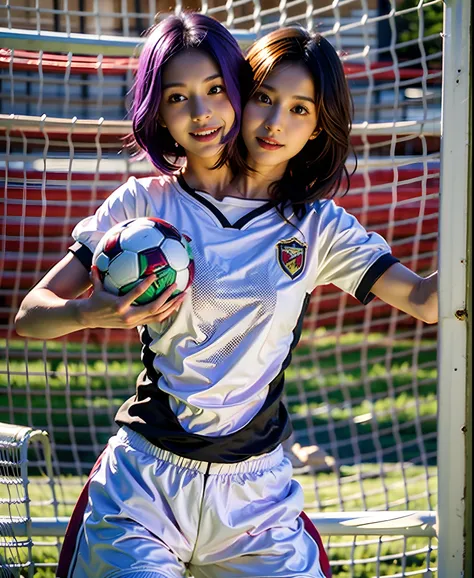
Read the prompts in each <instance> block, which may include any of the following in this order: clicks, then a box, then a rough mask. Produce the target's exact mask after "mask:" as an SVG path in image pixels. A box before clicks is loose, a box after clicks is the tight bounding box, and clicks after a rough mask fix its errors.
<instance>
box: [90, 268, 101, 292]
mask: <svg viewBox="0 0 474 578" xmlns="http://www.w3.org/2000/svg"><path fill="white" fill-rule="evenodd" d="M90 279H91V282H92V287H93V288H94V291H100V290H101V289H102V288H103V285H102V281H101V280H100V275H99V269H97V266H96V265H92V267H91V274H90Z"/></svg>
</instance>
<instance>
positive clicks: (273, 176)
mask: <svg viewBox="0 0 474 578" xmlns="http://www.w3.org/2000/svg"><path fill="white" fill-rule="evenodd" d="M247 164H248V165H249V167H250V168H251V169H253V170H252V171H251V172H250V173H249V174H248V175H246V174H242V175H238V176H237V177H236V178H235V180H234V181H233V182H232V185H231V186H232V188H233V189H234V190H235V191H238V193H239V196H241V197H244V198H246V199H262V198H268V199H269V198H270V191H269V188H270V185H271V184H272V183H274V182H275V181H278V180H280V179H281V178H282V177H283V175H284V174H285V170H286V167H287V165H288V163H286V162H285V163H281V164H279V165H276V166H271V165H260V164H258V163H255V162H254V161H253V160H252V159H251V158H248V159H247Z"/></svg>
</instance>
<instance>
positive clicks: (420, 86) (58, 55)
mask: <svg viewBox="0 0 474 578" xmlns="http://www.w3.org/2000/svg"><path fill="white" fill-rule="evenodd" d="M187 8H191V9H198V10H202V11H204V12H206V13H208V14H211V15H213V16H215V17H216V18H217V19H219V20H220V21H222V22H223V23H224V24H225V25H226V26H228V27H229V28H230V29H231V30H232V31H233V32H234V33H235V35H236V37H237V38H238V39H239V41H240V42H241V43H242V46H244V47H245V46H248V45H249V44H250V43H251V42H252V41H253V40H254V39H255V38H257V37H259V36H261V35H263V34H264V33H266V32H268V31H270V30H272V29H275V28H277V27H279V26H282V25H289V24H293V23H299V24H302V25H304V26H306V27H308V28H310V29H313V30H319V31H320V32H322V33H324V34H325V35H326V37H327V38H328V39H329V40H330V41H331V42H332V43H333V45H334V46H335V48H336V49H337V50H338V51H339V53H340V55H341V57H342V60H343V64H344V67H345V71H346V75H347V78H348V80H349V83H350V86H351V90H352V95H353V98H354V105H355V119H354V130H353V134H352V142H353V145H354V149H355V152H356V154H357V157H358V167H357V171H356V173H355V175H354V176H353V179H352V184H351V189H350V192H349V193H348V194H347V195H346V196H345V197H343V198H340V199H339V200H338V202H339V203H340V204H341V205H343V206H344V207H346V208H347V209H348V210H349V211H350V212H352V213H353V214H354V215H355V216H356V217H357V218H358V219H359V220H360V222H361V223H362V224H363V225H364V226H365V227H366V228H368V229H370V230H375V231H377V232H379V233H381V234H382V235H383V236H384V237H385V238H386V239H387V241H388V242H389V244H390V245H391V247H392V250H393V254H394V255H395V256H396V257H398V258H399V259H400V261H401V262H402V263H404V264H405V265H407V266H408V267H410V268H411V269H413V270H415V271H416V272H417V273H419V274H421V275H425V274H428V273H430V272H431V271H433V270H435V269H436V268H437V238H438V200H439V196H438V193H439V173H440V119H441V86H442V72H441V32H442V1H441V0H430V1H425V2H424V1H423V0H420V1H418V2H415V1H414V0H404V1H398V0H397V2H395V0H382V1H375V0H344V1H339V0H335V1H334V2H328V1H327V0H315V1H312V0H304V1H303V0H290V1H286V0H283V1H280V2H277V1H276V0H230V1H228V2H225V3H224V2H223V1H222V0H209V1H205V0H203V1H202V3H198V2H197V1H196V2H191V3H189V4H188V3H186V4H183V3H182V2H181V0H176V3H175V4H173V6H172V8H171V9H172V10H175V11H180V10H181V9H187ZM160 10H162V11H168V10H169V3H164V2H162V1H161V0H157V1H154V0H149V1H141V0H135V1H134V2H132V1H131V0H121V2H119V1H118V0H101V1H100V2H99V1H98V0H82V1H79V0H78V1H77V2H76V1H74V0H63V1H61V2H60V1H59V0H57V1H52V0H51V2H49V1H47V0H44V1H40V2H36V3H32V2H26V1H25V2H23V3H20V2H15V3H12V2H8V1H7V2H6V3H5V4H4V5H3V6H2V7H0V27H3V28H2V34H1V36H2V45H1V48H0V142H1V148H0V179H1V185H2V191H3V210H2V225H1V230H0V239H1V245H0V275H1V289H0V296H1V299H0V334H1V335H0V339H1V349H2V355H1V360H0V388H1V389H0V395H1V397H2V404H1V408H0V421H1V422H6V423H10V424H16V425H22V426H29V427H33V428H40V429H44V430H46V431H47V432H48V434H49V436H50V439H51V450H52V456H53V468H54V485H55V488H56V492H55V496H56V497H55V499H54V500H53V501H51V499H49V498H47V497H45V493H44V492H45V490H44V488H45V487H46V488H47V489H48V492H49V491H50V487H49V485H48V484H44V483H41V477H40V469H39V467H38V468H36V466H37V464H36V461H35V458H34V456H32V457H31V460H30V486H29V500H30V501H31V506H30V510H31V515H32V516H54V515H57V514H58V513H59V515H60V516H61V515H64V516H66V515H69V514H70V513H71V511H72V507H73V505H74V503H75V500H76V499H77V497H78V494H79V491H80V489H81V486H82V484H83V483H84V482H85V480H86V478H87V475H88V472H89V470H90V469H91V467H92V465H93V464H94V462H95V459H96V458H97V456H98V455H99V454H100V453H101V451H102V449H103V448H104V445H105V444H106V443H107V440H108V438H109V437H110V435H111V434H113V433H114V432H115V431H116V426H115V424H114V415H115V412H116V410H117V408H118V407H119V406H120V405H121V403H122V402H123V400H124V399H126V398H127V397H129V396H130V395H132V394H133V393H134V384H135V378H136V376H137V374H138V373H139V371H140V369H141V362H140V349H139V342H138V338H137V335H136V333H135V332H134V331H118V330H117V331H115V330H88V331H83V332H79V333H77V334H72V335H69V336H68V337H66V338H63V339H58V340H55V341H50V342H41V341H34V340H25V339H22V338H20V337H18V336H17V335H16V334H15V330H14V317H15V314H16V312H17V310H18V307H19V304H20V302H21V300H22V298H23V297H24V296H25V294H26V293H27V291H28V290H29V289H30V288H31V287H32V286H33V285H34V283H36V282H37V281H38V280H39V279H40V278H41V277H42V275H43V274H44V273H45V272H46V271H47V270H48V269H49V268H50V267H51V266H52V265H53V264H54V263H55V262H57V261H58V260H59V259H60V258H61V257H62V256H63V255H64V254H65V252H66V250H67V247H68V246H69V245H70V244H71V231H72V229H73V227H74V225H75V224H76V223H77V222H78V221H79V220H80V219H82V218H84V217H85V216H87V215H90V214H91V213H93V212H94V211H95V209H96V208H97V207H98V206H99V205H100V204H101V203H102V201H103V200H104V199H105V198H106V197H107V196H108V195H109V194H110V193H111V192H112V191H113V190H114V189H115V188H117V187H118V186H119V185H120V184H122V183H123V182H124V181H125V180H126V179H127V178H128V177H129V176H130V175H137V176H141V175H149V174H151V173H152V172H153V171H152V168H151V166H150V165H148V164H147V163H146V162H145V161H140V162H137V161H136V160H135V159H133V158H130V156H129V155H128V153H127V151H126V150H124V148H123V138H124V137H125V136H126V135H127V134H128V133H129V132H130V122H129V121H128V120H126V119H127V107H128V104H129V102H128V99H129V89H130V87H131V84H132V81H133V73H134V70H135V67H136V54H137V49H136V47H137V45H139V44H140V43H141V39H140V34H141V33H142V31H143V30H144V29H145V28H146V27H148V26H149V25H151V24H153V22H154V16H155V13H156V12H158V11H160ZM436 343H437V327H436V326H430V325H425V324H423V323H422V322H419V321H416V320H414V319H412V318H410V317H409V316H407V315H406V314H404V313H402V312H400V311H397V310H395V309H391V308H389V307H388V306H386V305H384V304H383V303H382V302H381V301H379V300H374V301H373V302H371V303H370V304H369V305H367V306H362V305H360V304H358V303H357V302H356V301H355V300H354V299H353V298H352V297H350V296H348V295H346V294H343V293H341V292H340V291H339V290H337V289H336V288H334V287H332V286H325V287H322V288H318V289H317V290H316V291H315V292H314V294H313V295H312V297H311V303H310V307H309V310H308V313H307V316H306V318H305V322H304V329H303V334H302V339H301V341H300V344H299V346H298V348H297V350H296V353H295V355H294V360H293V363H292V365H291V367H290V368H289V369H288V371H287V379H286V383H287V385H286V400H287V403H288V407H289V409H290V412H291V416H292V421H293V425H294V429H295V443H296V444H297V445H296V446H295V447H294V450H295V452H296V454H295V455H297V458H298V460H297V461H296V468H295V476H296V477H297V478H298V480H299V481H300V482H301V484H302V485H303V488H304V491H305V498H306V504H305V507H306V510H307V512H308V513H318V512H319V513H333V512H351V511H372V510H383V511H386V512H389V511H392V510H393V511H399V510H406V511H411V510H420V511H433V510H434V509H435V508H436V505H437V504H436V493H437V460H436V456H437V422H436V415H437V403H436V394H437V391H436V387H437V386H436V384H437V359H436V357H437V354H436ZM314 446H317V447H318V448H319V450H316V449H315V447H314ZM306 458H308V459H306ZM3 478H4V480H7V481H8V479H9V476H8V471H7V472H6V473H5V476H4V477H3ZM5 487H8V483H6V482H5V483H4V484H3V485H2V484H0V492H2V493H1V494H0V508H2V510H0V516H4V515H8V512H11V511H12V502H11V500H10V499H9V494H8V492H6V491H4V488H5ZM48 495H49V494H48ZM388 519H389V518H388ZM388 526H389V524H388V523H387V528H388ZM347 528H348V531H347V534H346V535H343V534H342V533H341V532H340V534H341V535H331V536H326V537H325V541H326V544H327V546H328V553H329V557H330V559H331V565H332V569H333V573H334V575H335V576H338V577H343V576H344V577H345V576H358V577H359V576H392V577H393V578H395V577H396V576H415V575H423V576H430V575H434V574H430V572H433V573H434V572H435V570H436V541H435V540H432V539H431V538H429V537H426V536H422V535H421V536H420V535H418V536H416V535H414V536H411V535H409V534H406V533H404V532H402V531H400V533H399V534H397V533H396V532H394V531H387V533H386V534H384V531H383V524H381V525H380V528H382V529H381V530H380V532H379V535H377V536H374V535H371V534H373V532H369V531H368V532H367V535H365V534H364V533H363V532H362V531H359V535H356V534H355V532H354V531H350V524H348V525H347ZM0 535H1V532H0ZM45 544H46V545H45ZM59 545H60V539H59V540H58V539H57V538H51V541H50V543H46V542H44V540H43V542H41V545H40V546H38V547H37V548H36V550H35V548H33V557H34V560H35V563H36V564H37V572H40V573H39V574H35V575H44V576H47V575H50V574H47V572H48V571H49V570H47V568H48V566H54V564H55V561H56V560H57V549H58V547H59ZM18 548H19V549H20V550H21V547H20V546H18ZM9 556H10V557H11V555H10V554H9V553H8V551H7V550H6V549H5V551H4V552H3V553H2V550H1V546H0V563H2V557H3V563H5V564H7V563H8V558H9ZM22 556H23V558H22V559H23V561H24V564H25V567H26V564H27V559H28V557H30V558H31V552H30V550H29V549H28V548H27V551H26V553H25V552H24V553H23V554H22ZM17 557H18V556H17ZM20 558H21V556H20ZM41 572H44V574H41Z"/></svg>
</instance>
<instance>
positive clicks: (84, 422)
mask: <svg viewBox="0 0 474 578" xmlns="http://www.w3.org/2000/svg"><path fill="white" fill-rule="evenodd" d="M305 337H306V338H307V337H308V336H305V335H303V339H302V345H301V346H300V347H299V348H298V350H297V354H296V355H295V361H294V363H293V365H292V366H291V367H290V368H289V370H288V371H287V389H286V393H287V397H288V405H289V408H290V411H291V413H292V415H293V421H294V426H295V429H296V430H297V432H298V434H299V439H300V440H301V442H302V443H306V442H307V441H310V437H309V436H308V435H307V428H308V427H311V428H313V430H314V434H315V435H316V438H317V440H318V443H320V444H321V445H322V446H323V447H325V448H326V450H327V451H329V453H331V454H332V455H334V456H335V457H336V458H337V463H338V468H337V470H335V471H322V472H319V473H317V474H314V473H311V472H307V473H303V471H301V472H298V471H297V472H296V477H297V478H298V480H299V481H300V483H301V484H302V486H303V489H304V492H305V498H306V506H307V511H308V512H311V511H315V512H316V511H325V512H328V511H340V510H363V509H423V510H426V509H433V508H435V507H436V491H437V487H436V486H437V478H436V342H435V341H434V339H423V340H420V339H419V340H417V341H416V342H414V341H413V339H409V338H404V337H403V336H397V338H396V339H395V340H394V341H393V342H388V341H387V339H386V337H385V336H384V335H381V334H373V335H369V336H367V335H366V336H362V335H360V334H348V335H345V336H344V337H343V338H338V339H336V338H334V337H331V336H329V335H326V334H325V333H324V332H319V333H318V335H317V339H316V341H315V343H314V345H313V344H309V342H308V341H307V340H306V341H305ZM0 347H1V348H2V350H3V355H2V357H1V358H2V359H3V360H4V361H1V362H0V395H1V396H2V403H1V404H0V408H1V409H0V421H3V422H8V423H16V424H18V425H20V424H22V425H34V426H35V427H40V428H44V429H46V430H47V431H48V432H49V433H50V435H51V437H52V439H53V442H54V456H55V460H56V464H58V463H61V468H60V470H58V471H57V473H58V478H57V480H56V482H57V484H56V490H57V498H58V500H59V502H60V507H59V512H58V513H59V515H68V514H70V512H71V509H72V507H73V504H74V502H75V499H76V498H77V495H78V493H79V491H80V488H81V484H82V482H83V481H84V477H83V476H85V475H87V472H88V470H89V469H90V467H91V466H92V464H93V462H94V461H95V458H96V456H97V455H98V454H99V453H100V450H101V449H102V447H103V446H104V445H105V443H106V442H107V439H108V437H109V435H110V433H111V432H112V431H113V429H114V426H113V416H114V413H115V410H116V408H117V407H118V406H119V405H120V404H121V403H122V401H123V400H124V399H125V398H126V397H128V396H129V395H130V394H131V393H132V392H133V388H134V380H135V376H136V375H137V374H138V372H139V371H140V369H141V362H140V359H139V353H138V347H137V346H136V345H135V344H132V345H130V346H126V347H106V346H105V345H104V346H91V345H90V344H87V347H86V346H85V345H84V344H82V343H69V344H64V343H60V342H53V343H48V344H46V345H45V344H43V343H40V342H31V343H28V348H27V349H26V348H25V344H24V343H23V342H21V341H14V342H9V343H8V348H7V343H5V342H4V343H0ZM7 384H9V385H8V386H7ZM32 473H33V474H36V473H37V471H35V470H34V469H32ZM35 482H36V478H35V477H33V478H32V480H31V484H30V494H31V496H30V497H31V500H32V502H33V503H35V502H38V501H42V500H44V498H45V496H44V492H47V487H46V486H44V485H40V484H38V483H35ZM0 492H2V493H1V494H0V498H2V497H5V495H6V494H5V487H4V486H3V487H2V486H1V485H0ZM45 508H46V509H45ZM50 512H51V513H52V511H51V510H50ZM45 514H48V507H46V506H44V505H43V506H34V507H33V508H32V515H33V516H37V515H38V516H39V515H41V516H43V515H45ZM373 540H374V538H372V539H370V540H369V539H367V540H365V539H364V537H362V536H360V537H357V543H356V542H354V539H353V538H351V537H347V536H346V537H342V536H338V537H331V538H330V541H329V556H330V558H331V560H333V561H334V562H336V564H335V565H334V566H333V572H334V575H335V576H337V577H338V578H349V577H354V578H368V577H372V576H388V575H397V574H399V575H400V576H405V575H410V574H409V572H414V574H411V575H415V576H416V575H421V574H422V572H425V571H426V557H427V554H426V553H425V552H423V550H426V548H427V546H428V541H427V540H426V539H422V538H416V539H415V538H413V539H408V540H407V541H406V542H404V541H403V540H401V539H388V538H387V537H385V538H384V539H383V540H381V541H380V542H378V543H375V544H374V543H373ZM397 552H398V553H400V552H405V553H407V554H406V555H405V556H400V557H399V558H398V559H395V560H394V559H393V555H396V554H397ZM34 556H35V559H36V561H38V562H40V563H45V562H54V561H55V560H56V558H57V548H56V547H54V546H50V547H48V546H38V547H36V548H35V549H34ZM428 556H429V557H431V562H432V563H433V564H435V560H436V552H435V551H433V552H431V553H429V554H428ZM359 559H360V560H363V562H361V563H360V564H358V563H356V564H350V563H349V562H350V561H351V560H359ZM344 561H346V562H344ZM418 572H419V573H418ZM36 575H37V576H40V577H46V576H53V575H54V574H53V572H52V570H50V569H46V568H45V569H39V570H38V572H37V574H36Z"/></svg>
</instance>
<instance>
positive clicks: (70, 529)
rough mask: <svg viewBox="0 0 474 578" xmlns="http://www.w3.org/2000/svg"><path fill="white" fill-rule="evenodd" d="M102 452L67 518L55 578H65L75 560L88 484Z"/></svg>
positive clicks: (85, 505) (87, 494) (97, 466)
mask: <svg viewBox="0 0 474 578" xmlns="http://www.w3.org/2000/svg"><path fill="white" fill-rule="evenodd" d="M104 452H105V450H104ZM104 452H102V454H101V455H100V456H99V459H98V460H97V461H96V463H95V464H94V467H93V468H92V470H91V473H90V474H89V478H88V479H87V482H86V483H85V485H84V487H83V488H82V491H81V494H80V496H79V498H78V500H77V502H76V505H75V506H74V511H73V512H72V515H71V518H70V519H69V524H68V525H67V528H66V533H65V535H64V541H63V545H62V548H61V553H60V554H59V562H58V569H57V570H56V577H57V578H67V577H68V576H69V572H70V570H71V565H72V563H73V561H74V560H75V557H76V550H77V547H78V537H79V534H80V532H81V529H82V525H83V523H84V512H85V510H86V507H87V502H88V499H89V484H90V481H91V479H92V476H93V475H94V474H95V473H96V471H97V470H98V469H99V466H100V462H101V460H102V456H103V455H104Z"/></svg>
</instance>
